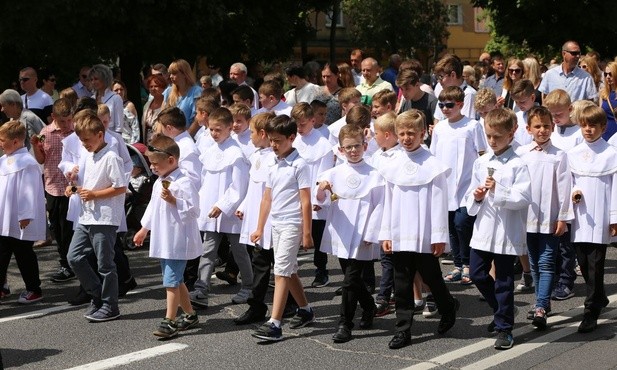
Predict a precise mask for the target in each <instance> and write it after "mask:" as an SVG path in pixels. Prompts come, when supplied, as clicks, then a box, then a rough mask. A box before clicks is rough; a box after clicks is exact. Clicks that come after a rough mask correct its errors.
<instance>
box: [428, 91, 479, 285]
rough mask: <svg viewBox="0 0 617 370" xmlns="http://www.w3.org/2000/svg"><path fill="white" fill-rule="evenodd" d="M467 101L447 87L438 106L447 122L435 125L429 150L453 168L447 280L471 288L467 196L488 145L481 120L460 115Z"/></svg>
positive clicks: (450, 175) (470, 219) (469, 219)
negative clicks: (477, 162)
mask: <svg viewBox="0 0 617 370" xmlns="http://www.w3.org/2000/svg"><path fill="white" fill-rule="evenodd" d="M464 100H465V93H464V92H463V90H461V88H460V87H458V86H447V87H445V88H444V89H443V90H442V91H441V93H440V94H439V104H438V106H439V108H440V109H441V111H442V113H443V115H444V116H445V117H446V119H445V120H443V121H440V122H439V123H437V124H436V125H435V128H434V129H433V137H432V140H431V148H430V151H431V153H432V154H433V155H434V156H435V157H436V158H437V159H438V160H439V161H441V162H442V163H443V164H445V165H446V166H448V167H449V168H450V169H451V171H450V172H449V173H448V174H447V176H446V178H447V182H448V228H449V231H450V248H451V249H452V256H453V258H454V270H452V271H451V272H450V273H448V274H447V275H446V276H445V277H444V280H445V281H446V282H460V283H461V284H462V285H469V284H472V281H471V278H470V276H469V241H470V240H471V232H472V229H473V223H474V221H475V218H474V217H473V216H470V215H469V214H468V213H467V208H466V207H465V204H464V203H465V201H464V197H465V192H466V191H467V188H468V187H469V184H470V182H471V172H472V169H473V163H474V161H475V160H476V159H477V158H478V157H479V156H480V155H482V154H483V153H484V151H485V150H486V146H485V142H484V138H483V137H482V135H483V132H482V128H481V127H480V124H479V123H478V121H476V120H475V119H470V118H468V117H465V116H464V115H463V114H462V112H461V109H462V108H463V104H464Z"/></svg>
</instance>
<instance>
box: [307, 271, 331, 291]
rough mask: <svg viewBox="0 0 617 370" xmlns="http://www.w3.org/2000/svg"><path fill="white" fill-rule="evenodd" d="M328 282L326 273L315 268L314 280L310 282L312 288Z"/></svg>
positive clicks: (323, 285)
mask: <svg viewBox="0 0 617 370" xmlns="http://www.w3.org/2000/svg"><path fill="white" fill-rule="evenodd" d="M329 283H330V279H329V278H328V273H327V272H325V271H321V270H317V272H316V273H315V280H313V282H312V283H311V286H312V287H313V288H323V287H325V286H326V285H328V284H329Z"/></svg>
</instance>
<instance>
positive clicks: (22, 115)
mask: <svg viewBox="0 0 617 370" xmlns="http://www.w3.org/2000/svg"><path fill="white" fill-rule="evenodd" d="M0 106H1V107H2V112H4V114H6V116H7V117H8V118H9V119H14V120H18V121H20V122H21V123H23V124H24V125H26V142H25V144H26V148H28V150H30V138H31V137H32V136H34V135H38V134H39V132H41V130H42V129H43V127H45V123H43V121H42V120H41V119H40V118H39V116H37V115H36V114H34V113H32V112H31V111H29V110H28V109H23V101H22V100H21V96H19V93H18V92H17V91H15V90H11V89H8V90H4V92H3V93H2V94H0ZM1 281H2V278H1V277H0V282H1Z"/></svg>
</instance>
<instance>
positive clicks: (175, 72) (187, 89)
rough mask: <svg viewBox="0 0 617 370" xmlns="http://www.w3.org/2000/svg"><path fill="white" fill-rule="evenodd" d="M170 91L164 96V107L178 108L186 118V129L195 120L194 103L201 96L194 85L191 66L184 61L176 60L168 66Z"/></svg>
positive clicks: (199, 90) (198, 87)
mask: <svg viewBox="0 0 617 370" xmlns="http://www.w3.org/2000/svg"><path fill="white" fill-rule="evenodd" d="M167 70H168V71H169V78H170V79H171V89H168V90H167V91H166V92H165V94H164V97H165V107H166V108H169V107H178V108H180V110H181V111H182V112H183V113H184V117H185V118H186V127H189V126H190V125H191V123H192V122H193V121H194V120H195V101H196V100H197V99H199V96H200V95H201V87H200V86H198V85H197V84H196V83H195V75H194V74H193V71H192V70H191V66H190V65H189V63H188V62H187V61H186V60H184V59H178V60H175V61H173V62H171V64H170V65H169V68H168V69H167Z"/></svg>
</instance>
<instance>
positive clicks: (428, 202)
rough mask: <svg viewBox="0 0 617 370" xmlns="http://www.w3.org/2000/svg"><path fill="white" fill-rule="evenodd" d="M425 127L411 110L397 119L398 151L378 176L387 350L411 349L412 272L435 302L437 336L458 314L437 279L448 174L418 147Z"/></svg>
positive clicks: (445, 224) (445, 227)
mask: <svg viewBox="0 0 617 370" xmlns="http://www.w3.org/2000/svg"><path fill="white" fill-rule="evenodd" d="M425 127H426V118H425V117H424V114H423V113H422V112H420V111H418V110H416V109H410V110H408V111H406V112H404V113H402V114H401V115H399V116H398V117H397V118H396V133H397V136H398V139H399V143H400V145H401V148H402V150H400V151H396V152H395V153H394V155H393V157H392V160H390V161H388V162H387V163H386V164H385V165H384V166H383V167H381V168H380V170H379V172H380V173H381V174H382V175H383V177H384V178H385V180H386V195H385V203H384V211H383V221H382V224H381V230H380V233H379V239H380V240H382V241H383V244H382V248H383V250H384V252H385V253H391V254H392V264H393V265H394V296H395V298H396V334H395V335H394V337H393V338H392V339H391V340H390V343H389V344H388V346H389V347H390V349H399V348H403V347H405V346H407V345H409V344H411V324H412V321H413V314H414V308H415V307H414V299H413V295H412V294H411V292H412V284H413V280H414V276H415V274H416V271H418V272H419V273H420V276H421V277H422V279H423V280H424V283H425V284H427V285H428V286H429V288H430V289H431V292H432V294H433V296H434V297H435V302H436V304H437V308H438V310H439V313H440V314H441V320H440V322H439V326H438V328H437V332H438V333H439V334H444V333H445V332H447V331H448V330H450V329H451V328H452V326H454V323H455V321H456V311H457V310H458V308H459V302H458V300H456V299H455V298H454V297H452V295H451V294H450V292H449V291H448V288H447V287H446V284H445V282H444V281H443V278H442V277H441V268H440V266H439V260H438V257H439V256H440V255H441V254H442V253H443V252H445V251H446V249H447V246H446V245H447V240H448V218H447V212H448V190H447V182H446V175H447V173H448V171H449V169H448V168H447V167H446V166H445V165H443V164H442V163H441V162H439V161H438V160H437V159H436V158H435V157H433V156H432V155H431V153H430V152H429V151H428V150H426V149H424V148H423V147H422V146H421V144H422V143H423V141H424V135H425V133H426V128H425Z"/></svg>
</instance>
